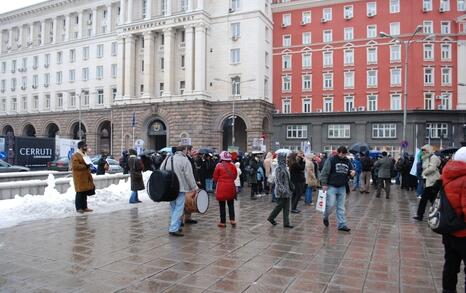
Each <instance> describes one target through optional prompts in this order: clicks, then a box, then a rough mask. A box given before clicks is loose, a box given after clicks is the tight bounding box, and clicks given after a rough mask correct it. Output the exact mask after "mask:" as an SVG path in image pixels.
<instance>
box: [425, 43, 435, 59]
mask: <svg viewBox="0 0 466 293" xmlns="http://www.w3.org/2000/svg"><path fill="white" fill-rule="evenodd" d="M427 60H429V61H431V60H434V46H433V45H432V44H424V61H427Z"/></svg>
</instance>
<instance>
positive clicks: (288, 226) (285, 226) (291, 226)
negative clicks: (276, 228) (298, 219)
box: [283, 224, 294, 229]
mask: <svg viewBox="0 0 466 293" xmlns="http://www.w3.org/2000/svg"><path fill="white" fill-rule="evenodd" d="M283 227H284V228H289V229H293V228H294V226H293V225H290V224H288V225H283Z"/></svg>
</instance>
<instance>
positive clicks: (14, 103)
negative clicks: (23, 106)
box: [11, 98, 17, 111]
mask: <svg viewBox="0 0 466 293" xmlns="http://www.w3.org/2000/svg"><path fill="white" fill-rule="evenodd" d="M16 110H17V103H16V98H12V99H11V111H16Z"/></svg>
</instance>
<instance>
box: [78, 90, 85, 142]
mask: <svg viewBox="0 0 466 293" xmlns="http://www.w3.org/2000/svg"><path fill="white" fill-rule="evenodd" d="M83 94H84V90H81V91H80V92H79V94H78V95H77V96H78V103H79V104H78V119H79V122H78V124H79V126H78V128H79V130H78V137H79V140H80V141H81V140H82V137H83V131H82V114H81V96H82V95H83Z"/></svg>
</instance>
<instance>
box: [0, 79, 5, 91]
mask: <svg viewBox="0 0 466 293" xmlns="http://www.w3.org/2000/svg"><path fill="white" fill-rule="evenodd" d="M5 89H6V79H2V83H1V85H0V91H1V92H2V93H3V92H4V91H5Z"/></svg>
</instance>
